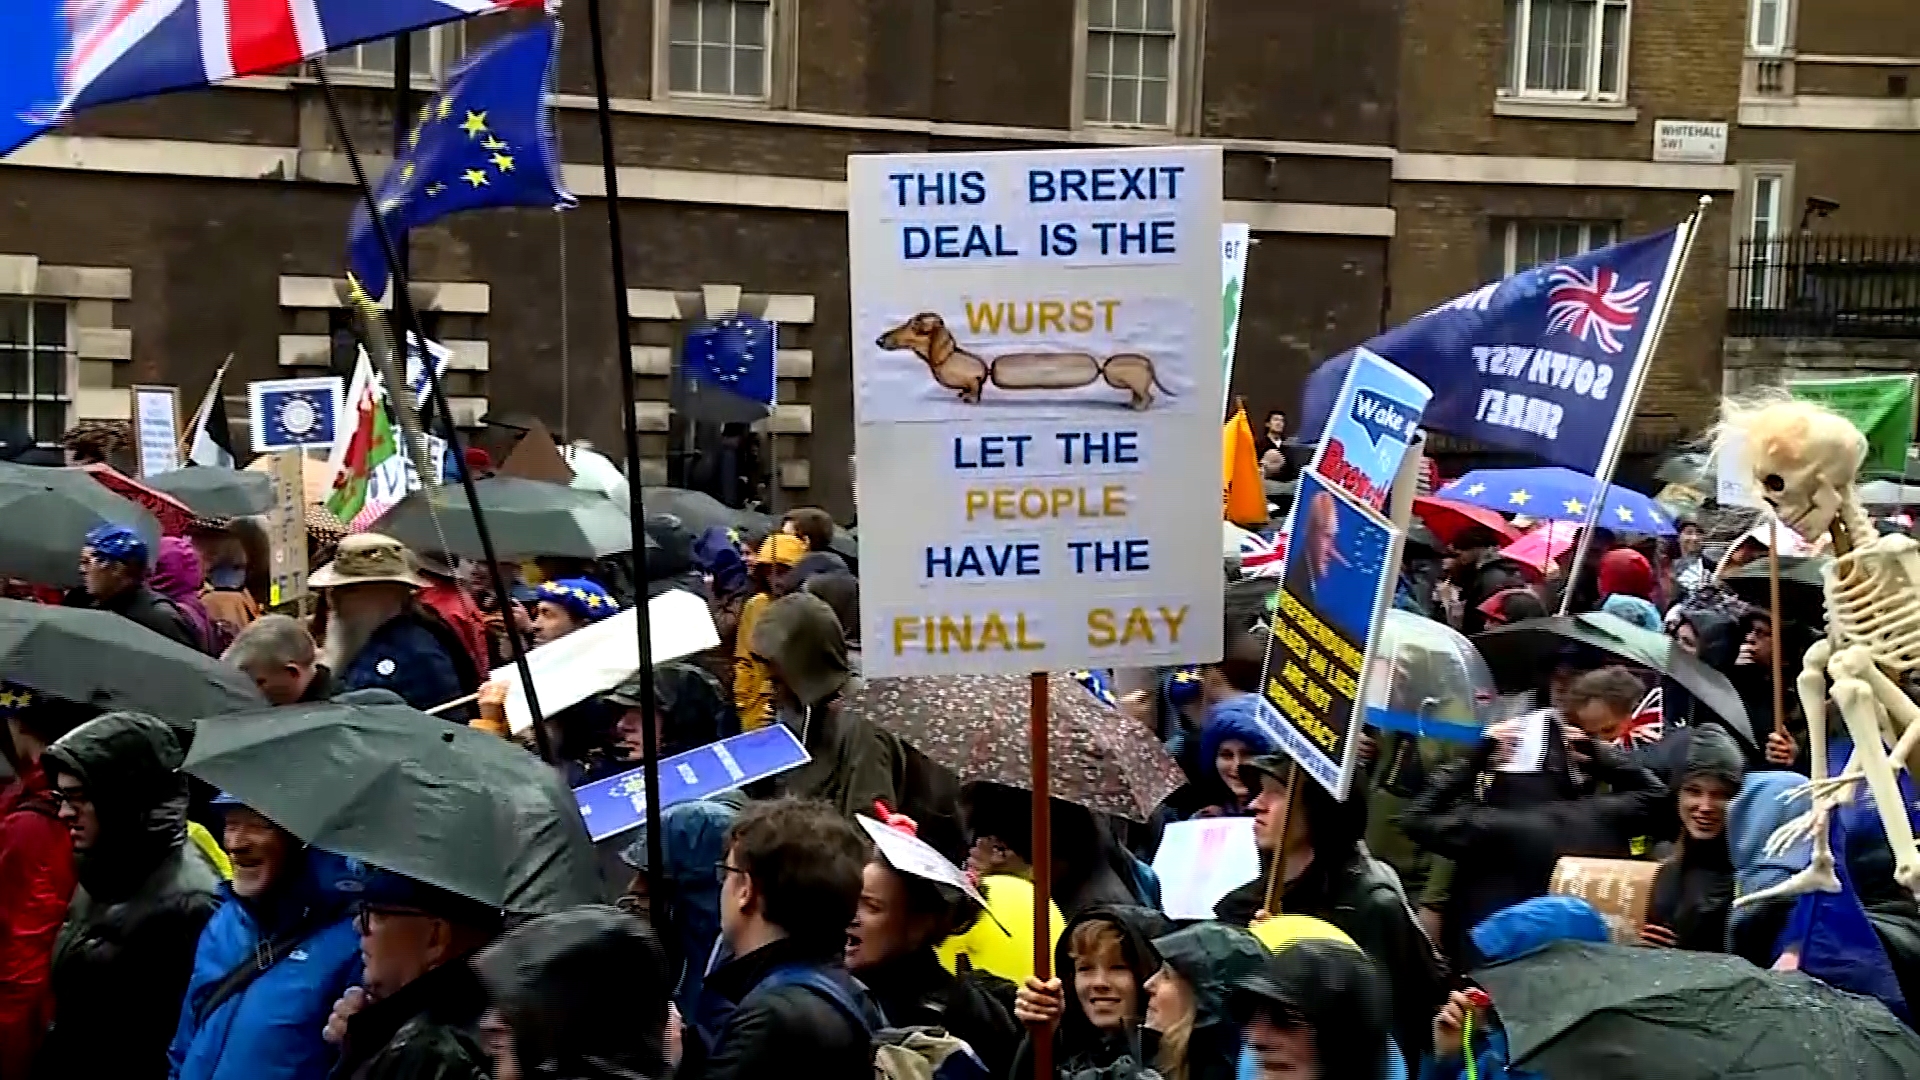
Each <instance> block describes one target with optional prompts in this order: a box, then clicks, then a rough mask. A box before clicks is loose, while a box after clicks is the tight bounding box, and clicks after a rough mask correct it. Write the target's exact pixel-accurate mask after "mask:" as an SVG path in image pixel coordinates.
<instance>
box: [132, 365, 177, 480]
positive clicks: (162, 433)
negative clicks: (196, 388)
mask: <svg viewBox="0 0 1920 1080" xmlns="http://www.w3.org/2000/svg"><path fill="white" fill-rule="evenodd" d="M133 438H134V442H135V444H136V446H137V448H138V456H139V458H140V475H141V476H159V475H160V474H161V473H169V472H172V471H173V470H175V469H178V468H179V467H180V389H179V388H178V387H174V386H136V387H134V388H133Z"/></svg>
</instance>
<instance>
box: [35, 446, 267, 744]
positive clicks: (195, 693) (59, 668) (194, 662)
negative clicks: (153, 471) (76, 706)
mask: <svg viewBox="0 0 1920 1080" xmlns="http://www.w3.org/2000/svg"><path fill="white" fill-rule="evenodd" d="M89 483H91V481H89ZM0 674H4V675H5V677H6V681H7V682H9V683H13V684H15V685H18V686H24V687H26V688H28V689H29V690H34V691H37V692H39V693H43V694H51V695H53V696H54V697H59V698H65V699H66V700H68V701H77V702H81V703H83V704H87V705H92V706H95V707H96V708H100V709H108V710H112V709H132V710H134V711H136V712H145V713H152V714H154V715H155V716H159V717H163V718H165V719H167V720H177V721H188V720H198V719H200V718H201V717H206V716H215V715H218V714H220V713H230V712H236V711H239V710H242V709H255V708H259V707H261V706H262V705H263V704H265V703H264V702H263V701H261V699H260V692H259V691H258V690H256V689H254V686H253V681H252V680H251V679H248V678H247V677H246V676H245V675H242V674H241V673H240V671H239V670H238V669H237V668H232V667H228V666H227V665H225V664H223V663H221V662H220V661H218V660H216V659H214V658H213V657H211V656H208V655H206V654H204V653H200V652H196V651H195V650H193V649H189V648H187V647H186V646H185V645H181V644H179V643H178V642H175V641H172V640H170V639H168V638H165V637H162V636H161V635H159V634H156V633H154V632H153V631H151V630H149V629H147V628H146V627H144V626H141V625H140V624H139V623H136V622H134V621H133V620H131V619H125V618H122V617H120V616H119V615H116V614H114V613H113V612H110V611H92V610H89V609H87V608H68V607H52V606H49V605H46V604H29V603H26V602H25V601H21V600H0Z"/></svg>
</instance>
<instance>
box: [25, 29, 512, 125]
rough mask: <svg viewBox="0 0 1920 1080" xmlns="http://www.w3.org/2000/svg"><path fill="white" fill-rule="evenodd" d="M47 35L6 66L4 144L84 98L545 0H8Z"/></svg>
mask: <svg viewBox="0 0 1920 1080" xmlns="http://www.w3.org/2000/svg"><path fill="white" fill-rule="evenodd" d="M6 2H7V4H8V5H9V6H10V7H11V6H13V5H16V4H17V5H21V6H22V7H23V8H24V9H26V10H25V11H24V12H22V15H23V19H24V21H23V22H22V23H21V25H36V24H38V25H45V26H48V27H50V28H52V30H53V32H52V33H51V34H49V35H48V37H47V39H45V40H40V39H34V40H31V41H30V42H29V43H28V45H26V46H23V47H21V48H18V49H16V50H14V51H13V52H11V53H9V55H8V56H7V64H6V67H7V69H8V70H5V71H0V154H4V153H7V152H9V151H11V150H13V149H14V148H16V147H18V146H20V145H21V144H23V143H25V142H28V141H30V140H31V139H33V138H34V136H36V135H38V134H40V133H41V132H42V131H45V130H46V129H47V128H49V127H51V126H53V125H54V124H56V123H58V122H60V121H61V120H63V119H65V118H66V117H67V116H69V115H70V114H71V113H73V112H74V111H76V110H78V109H84V108H88V107H91V106H94V105H104V104H106V103H108V102H114V101H127V100H130V99H133V98H142V97H151V96H153V95H155V94H164V93H168V92H170V91H174V90H185V89H190V88H192V87H198V86H206V85H209V84H212V83H216V82H220V81H221V80H223V79H231V78H234V77H236V76H240V75H259V74H265V73H268V72H273V71H278V70H280V69H282V68H286V67H290V66H292V65H294V64H297V63H299V62H301V61H303V60H311V59H314V58H316V57H319V56H321V55H323V54H325V53H327V52H329V51H331V50H334V49H338V48H342V47H344V46H347V45H354V44H358V43H360V42H363V41H373V40H375V39H378V38H385V37H392V36H394V35H397V34H404V33H409V32H411V31H414V30H420V29H423V28H426V27H429V26H433V25H436V24H438V23H444V22H452V21H454V20H457V19H464V18H467V17H468V16H471V15H480V14H484V13H487V12H492V11H502V10H505V9H508V8H535V9H537V8H540V7H542V6H544V4H545V3H546V0H6Z"/></svg>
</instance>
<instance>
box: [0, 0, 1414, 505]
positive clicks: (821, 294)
mask: <svg viewBox="0 0 1920 1080" xmlns="http://www.w3.org/2000/svg"><path fill="white" fill-rule="evenodd" d="M610 8H611V10H610V11H609V13H608V14H609V17H610V20H611V25H610V26H609V27H608V40H607V47H608V50H609V66H610V68H611V70H612V72H613V80H612V93H613V94H614V96H615V102H614V109H615V113H616V116H615V138H616V146H617V149H616V152H617V154H618V155H619V159H620V165H621V166H622V174H621V188H622V195H623V202H624V209H625V213H626V219H627V220H626V236H627V238H628V241H627V242H628V251H627V252H626V257H627V266H628V276H629V281H630V284H631V285H632V288H633V294H632V296H631V297H630V300H631V306H632V315H633V319H634V321H635V326H634V330H635V335H634V340H635V341H636V343H637V344H636V347H635V352H634V355H633V356H632V357H631V358H630V362H631V363H633V364H634V365H635V366H636V370H637V372H638V373H639V374H640V375H641V377H642V378H641V381H640V396H641V398H642V401H640V402H639V403H637V404H636V405H635V408H636V409H637V411H638V415H639V417H640V420H641V423H642V427H643V431H644V432H645V433H646V437H645V439H644V444H643V454H644V455H645V456H646V457H647V459H648V461H647V463H646V466H647V468H646V472H647V478H648V479H649V480H657V479H660V478H662V477H663V476H664V475H665V473H666V471H667V454H668V448H669V445H670V444H677V443H678V440H679V437H680V436H679V433H678V432H676V431H672V430H671V428H672V426H673V422H672V418H671V417H670V412H669V410H668V408H667V406H666V398H667V389H668V385H667V384H668V380H667V378H666V373H667V372H668V370H669V364H670V362H671V356H672V349H673V347H674V345H675V343H676V342H677V341H678V340H679V339H680V336H681V335H682V334H683V333H684V331H685V329H686V326H687V324H688V323H689V322H690V321H692V320H696V319H699V318H702V317H704V316H706V315H708V314H711V313H714V312H715V311H717V310H724V309H725V308H726V307H727V306H729V305H737V306H738V307H739V308H740V309H742V310H747V311H758V312H764V313H766V314H767V315H768V317H769V318H774V317H776V316H777V319H778V321H779V323H780V327H781V330H780V334H781V341H780V346H781V354H780V373H781V376H782V378H781V400H782V402H783V403H784V407H783V408H782V409H781V410H780V411H779V412H778V413H777V414H776V416H775V417H774V418H773V420H772V422H771V429H772V432H773V433H774V435H775V438H776V439H777V445H776V446H775V448H774V456H775V457H776V459H777V460H778V461H780V462H781V463H782V464H781V466H780V469H779V472H780V479H781V484H782V491H781V493H780V496H779V498H780V501H782V502H784V503H793V502H799V501H814V502H819V503H822V504H824V505H826V506H828V507H830V508H832V509H834V510H836V511H839V512H849V511H850V510H851V506H852V499H851V488H850V483H849V481H850V477H849V476H848V468H849V458H850V455H851V451H852V448H853V433H852V424H851V419H852V417H851V410H852V393H851V387H850V385H849V378H850V359H849V357H850V350H849V347H848V321H849V318H848V297H847V291H846V290H847V285H846V280H847V255H846V218H845V213H844V208H845V199H846V193H845V171H846V161H845V159H846V155H848V154H850V153H857V152H884V151H926V150H967V149H993V148H1004V147H1032V146H1052V145H1067V146H1123V145H1137V144H1142V143H1146V144H1153V143H1164V142H1168V141H1176V140H1189V139H1205V140H1208V141H1217V142H1220V143H1222V144H1223V145H1224V146H1225V148H1226V154H1227V164H1226V173H1225V175H1226V196H1227V198H1228V200H1229V207H1228V214H1227V216H1228V218H1229V219H1231V220H1240V221H1246V222H1248V223H1249V224H1250V225H1251V226H1252V230H1253V235H1254V237H1255V239H1256V240H1257V241H1258V243H1257V244H1256V245H1255V246H1254V248H1253V250H1252V257H1251V267H1250V271H1249V284H1248V291H1247V295H1246V303H1245V310H1246V316H1245V320H1244V322H1243V326H1242V333H1241V340H1242V342H1243V344H1242V346H1241V349H1240V363H1239V376H1238V378H1237V380H1236V383H1237V389H1238V390H1239V391H1240V392H1241V393H1244V394H1245V395H1246V396H1247V397H1248V398H1249V400H1251V401H1253V402H1255V403H1256V405H1257V404H1259V403H1266V402H1273V403H1279V402H1285V401H1291V400H1292V399H1293V398H1294V397H1296V396H1297V391H1298V386H1299V383H1300V381H1301V379H1302V378H1303V377H1304V374H1305V372H1306V371H1307V370H1308V369H1309V368H1310V367H1311V365H1312V364H1313V363H1314V362H1316V361H1318V360H1319V359H1321V358H1323V357H1325V356H1327V355H1330V354H1332V353H1333V352H1335V351H1337V350H1339V349H1341V348H1344V347H1346V346H1347V345H1350V344H1352V343H1353V342H1355V341H1358V340H1361V339H1363V338H1365V337H1366V336H1368V335H1370V334H1372V333H1374V332H1376V331H1377V330H1378V329H1379V327H1380V320H1381V316H1382V308H1383V296H1384V293H1385V289H1386V276H1387V257H1388V252H1387V246H1388V240H1389V238H1390V237H1391V235H1392V233H1393V217H1394V212H1393V209H1392V207H1391V204H1390V188H1391V183H1392V168H1393V155H1394V151H1393V148H1392V145H1391V141H1392V132H1393V112H1394V106H1395V99H1396V80H1397V78H1398V75H1399V73H1398V70H1397V67H1396V63H1395V60H1394V57H1395V47H1396V42H1397V34H1398V23H1397V19H1398V5H1397V3H1393V2H1389V0H1356V2H1354V3H1348V4H1344V5H1341V6H1340V7H1338V8H1337V9H1334V8H1326V7H1325V6H1324V5H1317V4H1310V3H1297V2H1290V3H1285V4H1275V3H1271V2H1269V0H1212V2H1210V3H1204V4H1202V3H1192V2H1181V3H1176V2H1174V0H1117V2H1116V0H1049V2H1046V3H1008V2H1006V0H928V2H925V3H920V4H912V5H908V4H896V3H875V2H872V0H805V2H801V0H703V2H702V0H655V2H652V3H648V2H631V3H622V4H617V5H610ZM504 25H506V24H505V23H503V22H499V21H493V22H487V21H482V22H474V23H470V24H468V25H467V26H466V27H464V28H461V29H459V30H454V31H443V32H440V33H437V34H435V35H433V36H432V37H428V36H426V35H422V37H421V38H420V40H419V43H418V44H417V45H416V47H415V49H414V52H415V54H416V66H419V61H420V60H421V59H422V58H425V59H426V60H427V61H429V66H430V62H431V61H433V60H435V59H437V58H443V57H444V56H446V55H450V54H452V53H453V52H455V51H457V49H456V47H455V45H454V43H453V42H452V41H451V40H450V38H451V37H452V36H453V35H467V36H470V40H472V41H478V40H479V39H480V38H482V37H483V36H485V35H488V34H491V33H496V32H498V31H499V29H500V28H501V27H503V26H504ZM1310 40H1312V41H1325V42H1328V43H1331V44H1330V45H1329V46H1328V47H1327V48H1323V49H1317V50H1302V49H1300V48H1298V43H1299V42H1301V41H1310ZM383 58H384V62H385V63H386V64H388V65H390V64H391V47H390V46H385V45H383V46H376V47H363V48H361V49H356V50H349V51H348V53H347V54H346V55H336V57H335V58H334V67H333V68H332V71H333V72H334V74H335V75H336V81H337V82H340V83H342V84H348V85H343V86H342V94H343V97H344V104H345V107H346V111H347V113H348V116H349V128H350V130H351V131H352V133H353V137H354V139H355V142H356V144H357V146H358V147H359V148H360V149H362V150H363V151H377V150H378V149H379V148H384V147H388V146H390V145H391V143H392V128H391V126H390V125H391V121H390V117H391V115H392V109H393V103H392V100H391V94H390V92H385V91H382V90H381V89H379V85H380V84H381V83H383V82H385V81H386V78H385V77H384V76H382V75H381V74H380V70H379V69H380V67H381V64H382V62H383ZM362 69H371V71H370V72H369V77H367V78H360V77H359V73H360V71H361V70H362ZM589 72H590V65H589V59H588V49H587V41H586V39H585V37H584V35H583V34H582V32H581V30H580V28H579V27H578V26H574V27H570V28H569V29H568V31H567V32H566V33H565V35H564V37H563V45H562V55H561V62H560V80H559V81H560V87H559V89H560V91H561V93H560V96H559V99H558V102H557V109H556V114H557V127H558V131H559V136H560V144H561V154H562V158H563V160H564V162H565V176H566V180H567V182H568V184H569V185H570V186H571V187H572V189H573V190H574V191H575V192H577V193H578V194H580V195H581V196H582V199H583V205H582V206H581V208H580V209H579V210H577V211H575V212H573V213H569V214H565V215H559V216H556V215H554V214H551V213H548V212H544V211H536V210H502V211H491V212H485V213H478V214H470V215H466V216H464V217H458V218H455V219H452V220H450V221H449V222H447V223H445V224H443V225H438V226H434V227H431V228H427V229H422V230H419V231H417V232H415V233H414V234H413V237H412V274H413V278H414V282H415V295H416V297H417V298H418V299H419V300H420V301H421V307H422V309H423V310H424V311H426V312H428V313H429V314H428V316H427V317H428V318H429V319H430V320H431V323H430V325H429V327H428V329H429V332H430V333H438V334H439V335H440V336H442V337H443V338H446V339H447V340H448V342H449V344H450V345H452V346H453V347H454V350H455V356H456V359H455V362H454V369H455V374H454V376H453V383H454V385H453V386H452V387H451V388H450V391H449V396H450V397H453V398H455V399H456V400H455V404H456V406H457V410H458V411H459V413H460V414H461V415H462V417H463V418H464V419H466V420H468V421H474V420H477V419H478V418H479V417H480V416H481V415H482V414H484V413H486V412H487V411H489V410H492V411H494V412H495V413H496V414H503V413H505V414H518V415H537V416H539V417H541V418H542V419H544V420H545V421H546V422H547V423H548V424H549V425H552V426H554V427H555V428H556V429H565V432H566V433H567V434H569V435H572V436H574V437H585V438H588V439H591V440H593V441H594V442H596V443H598V444H600V445H602V446H617V445H618V433H619V427H618V425H619V418H620V414H619V412H618V411H617V410H618V408H619V404H618V398H619V390H618V386H619V384H618V381H617V380H618V377H619V372H618V370H617V369H616V368H615V367H614V366H613V365H614V363H615V362H616V360H615V357H614V355H613V353H614V352H615V345H614V327H613V325H612V321H613V307H612V296H611V293H610V291H609V289H608V287H607V269H606V258H607V250H606V239H605V237H606V232H605V226H604V218H603V212H604V211H603V207H602V205H601V203H600V199H599V196H600V195H601V194H602V192H603V186H602V183H601V178H600V173H599V168H598V156H597V153H596V148H597V141H596V136H595V133H594V129H593V114H592V111H591V104H592V101H591V97H590V91H591V87H590V83H589V81H588V80H589ZM355 83H359V84H362V85H351V84H355ZM1274 85H1286V86H1288V87H1290V88H1291V89H1290V92H1288V93H1285V94H1276V93H1273V92H1272V91H1271V88H1272V87H1273V86H1274ZM380 164H384V163H383V162H374V165H375V166H376V167H377V166H378V165H380ZM349 178H350V173H349V171H348V168H347V163H346V161H345V158H344V156H343V155H342V153H341V152H340V148H339V146H338V144H337V140H336V139H335V137H334V134H333V132H332V131H331V130H330V128H329V125H328V123H327V118H326V113H325V109H324V102H323V98H322V97H321V94H320V91H319V88H318V86H317V85H316V82H315V81H314V80H313V79H311V78H307V77H304V76H302V75H301V74H299V73H291V74H289V75H287V76H284V77H275V78H254V79H247V80H241V81H240V83H239V84H237V85H230V86H226V87H222V88H218V89H214V90H209V91H205V92H197V93H192V94H182V95H175V96H172V97H167V98H161V99H154V100H150V101H144V102H135V103H130V104H127V105H122V106H116V107H111V108H106V109H101V110H98V111H93V112H89V113H87V114H85V115H84V116H82V117H80V118H79V119H78V120H77V121H76V122H75V123H74V124H72V125H71V126H70V127H68V128H66V129H64V130H63V131H61V132H60V133H58V134H55V135H50V136H47V137H44V138H42V139H40V140H38V141H37V142H35V143H33V144H30V145H29V146H27V147H25V148H23V149H22V150H21V151H19V152H18V153H16V154H15V155H13V156H12V157H11V158H9V159H8V161H7V164H6V166H5V167H0V309H5V310H13V309H17V310H24V311H26V312H29V313H31V315H32V317H33V318H34V319H35V320H36V321H37V322H39V323H43V324H44V327H45V329H43V330H41V331H40V338H39V339H38V340H41V341H43V342H45V348H44V349H43V351H44V352H45V353H46V355H47V357H48V360H47V362H46V363H44V364H42V365H41V367H42V368H43V369H44V371H43V374H45V375H46V376H47V378H46V379H45V380H44V384H43V385H42V384H34V385H26V386H24V388H23V390H22V393H23V394H24V397H21V398H20V400H21V401H37V402H39V404H40V405H41V406H42V407H41V408H40V409H39V412H38V413H33V412H32V410H31V406H30V407H29V417H30V418H31V417H35V416H37V418H38V421H39V422H37V423H36V426H35V434H37V435H39V436H41V437H43V438H48V437H53V436H56V435H57V433H58V429H59V428H60V427H62V426H63V424H64V422H67V421H70V420H72V419H77V418H82V417H124V416H126V415H127V410H128V400H127V398H128V394H127V388H128V387H130V386H132V385H134V384H137V383H171V384H176V385H179V386H180V387H182V395H183V397H185V398H186V399H188V400H192V399H194V398H195V397H197V396H198V394H199V392H200V388H201V387H203V386H204V385H205V384H206V381H207V380H208V379H209V378H210V377H211V375H212V373H213V371H214V369H215V368H216V367H217V366H218V364H219V363H220V361H221V360H222V359H223V358H224V357H225V356H226V355H227V354H228V353H233V354H235V356H236V358H237V359H236V360H235V364H234V368H233V372H232V376H231V377H232V378H233V380H234V381H233V382H232V383H230V384H229V387H228V393H229V404H230V408H231V410H232V411H233V412H234V414H235V415H236V416H238V415H239V413H240V409H241V405H240V402H241V398H240V397H239V393H240V389H241V386H242V384H244V383H245V382H246V381H249V380H255V379H264V378H273V377H278V376H282V375H291V374H303V373H311V372H318V371H324V370H326V368H327V366H328V364H329V363H330V362H335V363H337V362H338V361H340V360H342V359H344V358H345V357H347V356H350V355H351V353H350V350H348V349H344V348H341V347H340V346H338V345H336V343H335V340H334V339H335V337H336V336H337V334H338V332H339V331H340V329H341V328H342V320H341V316H340V312H339V309H338V300H337V299H336V298H335V293H334V292H333V289H332V282H333V279H335V278H337V277H338V276H339V275H341V273H342V265H341V260H342V254H343V246H344V236H345V227H346V222H347V220H348V216H349V214H350V212H351V210H352V208H353V205H354V203H353V199H354V192H353V189H352V188H351V187H350V186H349ZM9 297H18V298H20V299H21V300H23V301H25V300H28V299H29V298H31V299H32V300H33V301H37V302H27V303H24V304H15V303H14V302H13V301H12V300H11V299H9ZM9 304H12V305H13V306H12V308H5V307H4V306H5V305H9ZM62 323H64V325H61V324H62ZM56 326H57V327H58V333H56V332H55V329H54V328H55V327H56ZM20 337H21V339H22V342H23V343H24V344H29V345H30V344H31V339H30V335H28V334H26V333H24V332H23V333H22V334H21V335H20ZM0 347H4V344H0ZM62 360H63V361H64V363H60V362H57V361H62ZM28 368H29V370H33V369H32V365H31V364H29V365H28ZM23 382H24V380H23ZM6 408H7V405H6V403H4V402H0V410H5V409H6ZM19 419H20V418H19V417H18V416H16V415H14V414H9V413H4V412H0V420H7V421H11V422H17V421H18V420H19ZM56 419H57V420H60V421H62V422H61V423H55V422H54V421H55V420H56Z"/></svg>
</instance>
